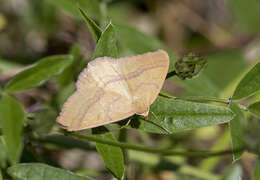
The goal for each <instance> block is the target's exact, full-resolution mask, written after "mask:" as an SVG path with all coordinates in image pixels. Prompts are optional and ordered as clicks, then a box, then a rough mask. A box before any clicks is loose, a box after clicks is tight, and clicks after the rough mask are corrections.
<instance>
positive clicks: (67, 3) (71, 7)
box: [47, 0, 101, 19]
mask: <svg viewBox="0 0 260 180" xmlns="http://www.w3.org/2000/svg"><path fill="white" fill-rule="evenodd" d="M47 1H48V2H49V3H51V4H53V5H55V6H57V7H59V8H62V9H63V10H65V11H67V12H68V13H70V14H71V15H73V16H74V17H76V18H79V17H80V15H79V13H78V7H80V8H81V9H83V10H84V11H86V12H88V14H89V15H90V16H91V17H94V18H96V19H100V18H101V9H100V4H99V3H100V2H99V1H98V0H47Z"/></svg>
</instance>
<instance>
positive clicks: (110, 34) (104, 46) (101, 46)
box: [92, 23, 118, 59]
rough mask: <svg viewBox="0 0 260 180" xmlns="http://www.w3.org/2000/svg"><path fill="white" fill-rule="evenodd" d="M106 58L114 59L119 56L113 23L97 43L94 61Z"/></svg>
mask: <svg viewBox="0 0 260 180" xmlns="http://www.w3.org/2000/svg"><path fill="white" fill-rule="evenodd" d="M104 56H108V57H114V58H116V57H117V56H118V52H117V47H116V33H115V29H114V25H112V24H111V23H109V24H108V25H107V27H106V29H105V30H104V31H103V32H102V34H101V36H100V38H99V40H98V42H97V45H96V49H95V51H94V54H93V57H92V59H96V58H98V57H104Z"/></svg>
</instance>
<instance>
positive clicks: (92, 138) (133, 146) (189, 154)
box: [66, 132, 242, 158]
mask: <svg viewBox="0 0 260 180" xmlns="http://www.w3.org/2000/svg"><path fill="white" fill-rule="evenodd" d="M66 134H68V135H71V136H74V137H78V138H81V139H86V140H89V141H95V142H97V143H103V144H108V145H111V146H117V147H121V148H122V149H132V150H136V151H143V152H148V153H157V154H160V155H163V156H185V157H201V158H207V157H212V156H221V155H228V154H232V150H224V151H218V152H208V151H190V152H178V151H173V150H169V149H158V148H154V147H147V146H141V145H137V144H128V143H122V142H117V141H109V140H106V139H101V138H98V137H96V136H91V135H83V134H80V133H76V132H67V133H66ZM240 151H242V149H240V150H236V151H235V152H240ZM233 152H234V150H233Z"/></svg>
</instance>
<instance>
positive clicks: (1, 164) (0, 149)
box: [0, 136, 7, 168]
mask: <svg viewBox="0 0 260 180" xmlns="http://www.w3.org/2000/svg"><path fill="white" fill-rule="evenodd" d="M5 149H6V148H5V146H4V139H3V136H0V168H5V167H6V165H7V163H6V160H7V153H6V151H5Z"/></svg>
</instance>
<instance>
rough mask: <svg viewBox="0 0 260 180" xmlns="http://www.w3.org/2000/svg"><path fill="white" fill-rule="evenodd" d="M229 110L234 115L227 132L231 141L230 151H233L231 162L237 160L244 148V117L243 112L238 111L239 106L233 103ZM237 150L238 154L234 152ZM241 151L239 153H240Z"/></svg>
mask: <svg viewBox="0 0 260 180" xmlns="http://www.w3.org/2000/svg"><path fill="white" fill-rule="evenodd" d="M230 108H231V109H232V111H233V112H234V113H235V115H236V116H235V117H234V118H233V119H232V120H231V121H230V122H229V130H230V136H231V141H232V149H233V151H234V152H233V161H236V160H238V159H239V158H240V157H241V155H242V154H243V151H242V150H241V149H242V148H244V122H245V116H244V114H243V112H242V111H241V110H240V108H239V106H238V105H237V104H235V103H231V104H230ZM237 150H239V151H238V152H236V151H237ZM240 150H241V151H240Z"/></svg>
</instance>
